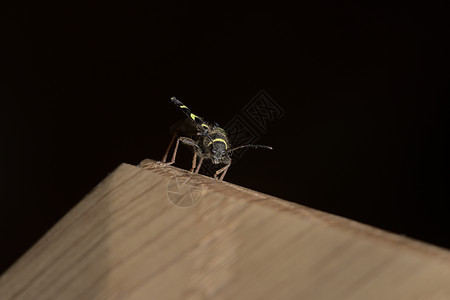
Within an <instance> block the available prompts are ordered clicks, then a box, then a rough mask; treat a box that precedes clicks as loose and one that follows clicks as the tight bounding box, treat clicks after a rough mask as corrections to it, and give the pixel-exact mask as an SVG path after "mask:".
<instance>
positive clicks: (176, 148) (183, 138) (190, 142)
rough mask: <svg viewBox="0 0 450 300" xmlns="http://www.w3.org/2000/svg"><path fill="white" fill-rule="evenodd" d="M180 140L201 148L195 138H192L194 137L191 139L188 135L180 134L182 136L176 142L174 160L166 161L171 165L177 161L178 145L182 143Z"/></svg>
mask: <svg viewBox="0 0 450 300" xmlns="http://www.w3.org/2000/svg"><path fill="white" fill-rule="evenodd" d="M180 142H182V143H183V144H185V145H188V146H192V147H194V148H200V147H199V146H198V145H197V144H196V143H195V141H194V140H192V139H190V138H187V137H183V136H180V137H179V138H178V139H177V143H176V144H175V149H174V150H173V155H172V160H171V161H170V162H168V163H166V164H167V165H171V164H173V163H174V162H175V158H176V157H177V151H178V145H179V144H180Z"/></svg>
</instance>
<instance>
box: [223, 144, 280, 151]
mask: <svg viewBox="0 0 450 300" xmlns="http://www.w3.org/2000/svg"><path fill="white" fill-rule="evenodd" d="M241 148H264V149H269V150H272V149H273V148H272V147H270V146H266V145H242V146H237V147H234V148H231V149H230V150H228V151H227V152H232V151H234V150H237V149H241Z"/></svg>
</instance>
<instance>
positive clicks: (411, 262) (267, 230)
mask: <svg viewBox="0 0 450 300" xmlns="http://www.w3.org/2000/svg"><path fill="white" fill-rule="evenodd" d="M144 166H145V167H146V168H148V169H143V168H139V167H135V166H131V165H127V164H122V165H121V166H120V167H119V168H118V169H117V170H116V171H114V172H113V173H112V174H110V175H109V176H108V177H107V178H106V179H105V180H104V181H103V182H101V183H100V184H99V185H98V186H97V187H96V188H95V189H94V190H93V191H92V192H91V193H90V194H89V195H87V196H86V197H85V198H84V199H83V200H82V201H81V202H80V203H79V204H78V205H77V206H76V207H75V208H74V209H72V210H71V211H70V212H69V213H68V214H67V215H66V216H65V217H64V218H63V219H62V220H61V221H59V222H58V223H57V224H56V225H55V226H54V227H53V228H52V229H51V230H50V231H49V232H48V233H47V234H46V235H45V236H44V237H43V238H42V239H41V240H40V241H39V242H38V243H37V244H36V245H34V246H33V247H32V249H30V250H29V251H28V252H27V253H26V254H25V255H24V256H23V257H22V258H21V259H20V260H19V261H17V262H16V263H15V264H14V265H13V266H12V267H11V268H10V269H9V270H8V271H7V272H6V273H4V274H3V275H2V276H1V277H0V299H1V300H9V299H33V300H35V299H77V300H78V299H450V254H449V251H447V250H444V249H440V248H438V247H434V246H431V245H427V244H424V243H421V242H418V241H414V240H411V239H408V238H405V237H401V236H397V235H394V234H390V233H387V232H385V231H381V230H378V229H375V228H372V227H369V226H366V225H362V224H360V223H357V222H354V221H351V220H348V219H345V218H341V217H336V216H333V215H330V214H326V213H323V212H320V211H316V210H313V209H309V208H306V207H303V206H300V205H296V204H293V203H290V202H287V201H283V200H281V199H278V198H275V197H271V196H268V195H264V194H261V193H257V192H254V191H251V190H248V189H245V188H242V187H239V186H236V185H233V184H229V183H226V182H219V181H216V180H214V179H212V178H208V177H205V176H201V175H192V176H191V175H190V174H188V173H187V172H185V171H183V170H179V169H177V168H174V167H168V166H161V165H160V164H158V163H155V162H153V161H150V160H149V161H147V162H146V163H145V164H144ZM186 179H189V180H190V181H189V182H187V183H183V182H184V181H185V180H186ZM177 182H178V184H180V189H181V191H182V193H181V195H184V198H182V201H181V203H179V204H178V206H177V205H175V204H174V202H173V199H175V196H176V194H175V193H174V192H175V191H176V186H177ZM191 195H192V196H194V198H193V199H196V200H197V201H196V202H195V203H192V202H191ZM171 199H172V200H171ZM363 200H364V199H361V201H363ZM180 206H184V207H180ZM3 246H5V245H3Z"/></svg>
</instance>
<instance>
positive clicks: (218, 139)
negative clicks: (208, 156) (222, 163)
mask: <svg viewBox="0 0 450 300" xmlns="http://www.w3.org/2000/svg"><path fill="white" fill-rule="evenodd" d="M214 142H222V143H224V144H225V150H226V149H228V145H227V142H225V140H224V139H220V138H217V139H213V141H212V142H209V144H208V146H209V145H211V143H214Z"/></svg>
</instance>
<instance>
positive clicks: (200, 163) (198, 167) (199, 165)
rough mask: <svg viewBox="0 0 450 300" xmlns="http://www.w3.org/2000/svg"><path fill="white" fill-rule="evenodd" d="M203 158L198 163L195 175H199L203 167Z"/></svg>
mask: <svg viewBox="0 0 450 300" xmlns="http://www.w3.org/2000/svg"><path fill="white" fill-rule="evenodd" d="M203 158H204V157H200V161H199V162H198V166H197V169H195V173H197V174H198V171H200V167H201V166H202V163H203Z"/></svg>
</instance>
